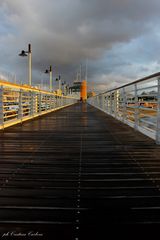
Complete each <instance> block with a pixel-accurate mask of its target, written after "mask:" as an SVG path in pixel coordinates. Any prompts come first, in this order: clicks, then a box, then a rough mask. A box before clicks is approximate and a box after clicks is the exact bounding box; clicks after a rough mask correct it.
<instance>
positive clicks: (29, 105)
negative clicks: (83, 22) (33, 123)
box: [0, 80, 77, 129]
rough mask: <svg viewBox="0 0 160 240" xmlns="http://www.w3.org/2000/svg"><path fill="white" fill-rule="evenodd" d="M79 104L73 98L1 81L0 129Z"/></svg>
mask: <svg viewBox="0 0 160 240" xmlns="http://www.w3.org/2000/svg"><path fill="white" fill-rule="evenodd" d="M76 102H77V99H76V98H74V97H72V96H63V95H59V94H55V93H52V92H48V91H44V90H41V89H37V88H34V87H31V86H28V85H18V84H14V83H9V82H5V81H3V80H0V129H4V128H6V127H9V126H11V125H14V124H17V123H22V122H23V121H26V120H29V119H32V118H35V117H38V116H41V115H43V114H46V113H49V112H52V111H55V110H58V109H60V108H64V107H66V106H69V105H72V104H74V103H76Z"/></svg>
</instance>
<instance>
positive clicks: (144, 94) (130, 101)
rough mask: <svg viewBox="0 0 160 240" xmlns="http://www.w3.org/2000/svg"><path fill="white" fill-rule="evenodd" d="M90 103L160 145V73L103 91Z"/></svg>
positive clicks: (90, 99) (89, 100)
mask: <svg viewBox="0 0 160 240" xmlns="http://www.w3.org/2000/svg"><path fill="white" fill-rule="evenodd" d="M88 103H90V104H91V105H93V106H95V107H97V108H99V109H100V110H102V111H104V112H106V113H107V114H110V115H111V116H113V117H115V118H116V119H118V120H120V121H122V122H124V123H126V124H128V125H129V126H131V127H134V128H135V129H136V130H138V131H140V132H142V133H144V134H145V135H147V136H149V137H151V138H153V139H155V140H156V143H157V144H160V72H158V73H155V74H152V75H150V76H147V77H144V78H141V79H139V80H136V81H134V82H132V83H128V84H125V85H123V86H120V87H117V88H114V89H111V90H107V91H105V92H103V93H100V94H98V95H96V96H94V97H91V98H89V99H88Z"/></svg>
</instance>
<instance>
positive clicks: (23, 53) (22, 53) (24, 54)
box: [19, 50, 28, 57]
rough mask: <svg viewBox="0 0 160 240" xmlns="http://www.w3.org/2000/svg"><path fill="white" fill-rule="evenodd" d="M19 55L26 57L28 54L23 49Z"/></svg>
mask: <svg viewBox="0 0 160 240" xmlns="http://www.w3.org/2000/svg"><path fill="white" fill-rule="evenodd" d="M19 56H21V57H27V56H28V55H27V54H26V52H25V51H24V50H22V52H21V53H20V54H19Z"/></svg>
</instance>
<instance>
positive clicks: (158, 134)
mask: <svg viewBox="0 0 160 240" xmlns="http://www.w3.org/2000/svg"><path fill="white" fill-rule="evenodd" d="M156 143H157V144H158V145H160V77H159V78H158V79H157V126H156Z"/></svg>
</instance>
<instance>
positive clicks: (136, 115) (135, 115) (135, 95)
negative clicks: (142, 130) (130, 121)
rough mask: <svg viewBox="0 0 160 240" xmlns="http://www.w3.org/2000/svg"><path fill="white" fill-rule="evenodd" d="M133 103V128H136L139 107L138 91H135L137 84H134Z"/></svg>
mask: <svg viewBox="0 0 160 240" xmlns="http://www.w3.org/2000/svg"><path fill="white" fill-rule="evenodd" d="M134 104H135V110H134V129H135V130H137V129H138V125H139V107H138V93H137V84H136V83H135V84H134Z"/></svg>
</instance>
